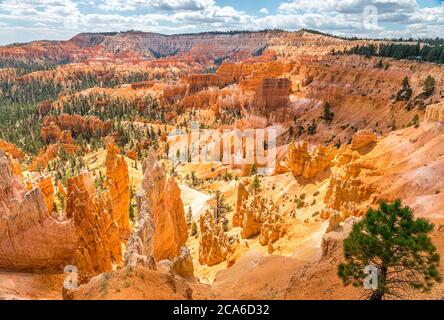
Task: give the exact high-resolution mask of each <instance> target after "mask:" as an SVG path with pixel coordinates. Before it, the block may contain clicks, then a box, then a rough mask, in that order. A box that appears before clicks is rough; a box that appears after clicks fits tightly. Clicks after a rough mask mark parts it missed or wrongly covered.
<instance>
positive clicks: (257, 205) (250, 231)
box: [233, 183, 287, 253]
mask: <svg viewBox="0 0 444 320" xmlns="http://www.w3.org/2000/svg"><path fill="white" fill-rule="evenodd" d="M245 192H246V188H245V186H244V185H243V184H242V183H241V184H239V187H238V193H237V195H238V198H237V203H240V205H239V206H236V212H235V214H234V216H233V226H234V227H241V228H242V231H241V237H242V238H244V239H248V238H251V237H253V236H255V235H258V234H259V243H260V244H261V245H263V246H265V245H267V246H268V247H269V248H270V250H271V251H272V249H271V248H272V244H273V243H274V242H275V241H276V240H278V239H280V238H281V237H282V236H283V235H284V234H285V232H286V228H287V226H286V223H285V222H284V219H283V218H282V217H281V216H280V215H279V212H278V208H277V207H276V206H275V205H274V204H273V203H272V201H271V200H267V199H265V198H264V197H262V196H260V195H259V194H256V193H255V192H251V191H250V192H249V193H247V194H246V193H245ZM270 253H271V252H270Z"/></svg>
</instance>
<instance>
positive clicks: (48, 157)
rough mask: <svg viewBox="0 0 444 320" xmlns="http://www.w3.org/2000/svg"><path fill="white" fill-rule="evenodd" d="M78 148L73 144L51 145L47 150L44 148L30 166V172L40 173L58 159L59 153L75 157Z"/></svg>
mask: <svg viewBox="0 0 444 320" xmlns="http://www.w3.org/2000/svg"><path fill="white" fill-rule="evenodd" d="M77 149H78V147H77V146H76V145H73V144H63V143H57V144H51V145H49V146H48V147H47V148H46V149H44V148H42V149H41V150H40V152H39V154H38V155H37V156H35V157H34V158H33V159H32V161H31V164H30V165H29V166H28V169H29V171H40V170H43V169H45V168H46V167H47V166H48V164H49V162H50V161H52V160H54V159H56V158H57V156H58V155H59V152H60V151H61V150H63V152H65V153H67V154H69V155H73V154H74V153H75V152H76V151H77Z"/></svg>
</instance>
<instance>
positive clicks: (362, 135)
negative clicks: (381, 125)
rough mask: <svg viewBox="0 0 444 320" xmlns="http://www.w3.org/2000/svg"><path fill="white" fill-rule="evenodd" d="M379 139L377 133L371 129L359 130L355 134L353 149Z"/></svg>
mask: <svg viewBox="0 0 444 320" xmlns="http://www.w3.org/2000/svg"><path fill="white" fill-rule="evenodd" d="M376 140H377V137H376V134H374V133H373V132H371V131H369V130H359V131H358V132H356V133H355V134H354V135H353V139H352V143H351V149H352V150H359V149H361V148H363V147H365V146H367V145H369V144H371V143H373V142H375V141H376Z"/></svg>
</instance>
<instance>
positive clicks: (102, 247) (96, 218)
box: [66, 173, 122, 282]
mask: <svg viewBox="0 0 444 320" xmlns="http://www.w3.org/2000/svg"><path fill="white" fill-rule="evenodd" d="M66 216H67V218H68V219H71V221H72V224H73V225H74V228H75V233H76V237H77V239H78V242H77V247H76V250H75V251H74V261H75V265H76V267H77V268H78V270H79V281H80V282H86V281H87V280H89V279H90V278H91V277H92V276H94V275H97V274H99V273H103V272H108V271H111V270H112V269H113V265H117V264H119V263H121V262H122V246H121V240H120V233H119V226H118V224H117V223H116V221H115V220H114V219H113V215H112V204H111V201H110V200H109V199H108V198H107V195H106V193H105V194H98V193H97V191H96V189H95V187H94V183H93V181H92V179H91V177H90V176H89V175H88V174H87V173H82V174H80V175H79V176H77V177H75V178H72V179H70V180H69V181H68V201H67V204H66Z"/></svg>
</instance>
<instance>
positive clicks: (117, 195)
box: [105, 141, 130, 240]
mask: <svg viewBox="0 0 444 320" xmlns="http://www.w3.org/2000/svg"><path fill="white" fill-rule="evenodd" d="M105 166H106V182H105V185H106V186H105V187H106V189H107V191H108V193H109V197H110V200H111V211H112V216H113V220H114V221H116V222H117V224H118V226H119V235H120V239H122V240H126V239H128V237H129V233H130V224H129V214H128V208H129V204H130V179H129V174H128V164H127V163H126V161H125V159H124V158H123V156H121V155H120V149H119V148H118V147H117V146H116V145H115V144H114V143H113V142H112V141H109V142H108V144H107V147H106V160H105Z"/></svg>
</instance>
